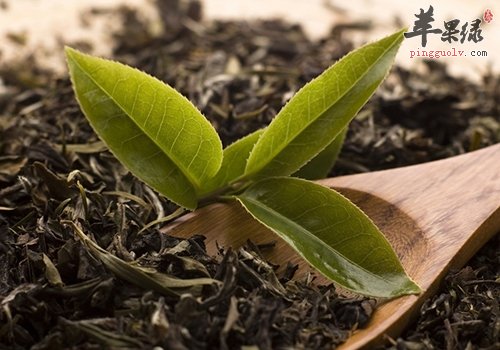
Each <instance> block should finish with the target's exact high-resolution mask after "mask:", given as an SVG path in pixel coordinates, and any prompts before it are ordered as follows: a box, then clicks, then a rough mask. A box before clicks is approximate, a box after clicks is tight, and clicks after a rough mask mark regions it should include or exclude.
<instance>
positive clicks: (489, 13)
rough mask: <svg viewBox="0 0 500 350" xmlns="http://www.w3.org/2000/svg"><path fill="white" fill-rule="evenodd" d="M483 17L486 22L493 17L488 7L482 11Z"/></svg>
mask: <svg viewBox="0 0 500 350" xmlns="http://www.w3.org/2000/svg"><path fill="white" fill-rule="evenodd" d="M483 19H484V21H485V22H486V23H490V22H491V20H492V19H493V13H491V11H490V9H487V10H486V11H484V15H483Z"/></svg>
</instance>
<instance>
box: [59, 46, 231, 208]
mask: <svg viewBox="0 0 500 350" xmlns="http://www.w3.org/2000/svg"><path fill="white" fill-rule="evenodd" d="M66 57H67V61H68V66H69V70H70V74H71V79H72V82H73V86H74V88H75V93H76V96H77V99H78V102H79V103H80V106H81V108H82V110H83V112H84V114H85V115H86V117H87V119H88V120H89V121H90V124H91V125H92V127H93V128H94V130H95V131H96V133H97V134H98V135H99V137H100V138H101V139H102V140H103V141H104V142H105V143H106V144H107V146H108V147H109V149H110V150H111V152H113V154H114V155H115V156H116V157H117V158H118V159H119V160H120V161H121V162H122V163H123V164H124V165H125V166H126V167H127V168H128V169H129V170H130V171H131V172H132V173H133V174H134V175H135V176H137V177H138V178H140V179H141V180H142V181H144V182H146V183H147V184H148V185H150V186H151V187H153V188H154V189H155V190H157V191H158V192H160V193H162V194H163V195H165V196H166V197H168V198H169V199H171V200H172V201H174V202H176V203H177V204H179V205H181V206H184V207H187V208H189V209H194V208H195V207H196V202H197V196H196V191H197V190H198V189H199V188H200V186H201V183H203V182H204V181H205V180H206V179H208V178H210V177H212V176H214V175H215V174H216V173H217V171H218V170H219V168H220V165H221V163H222V144H221V141H220V139H219V137H218V135H217V133H216V132H215V130H214V128H213V127H212V125H211V124H210V123H209V122H208V120H207V119H205V117H203V115H202V114H201V113H200V112H199V111H198V109H196V107H195V106H193V105H192V104H191V102H189V101H188V100H187V99H186V98H185V97H183V96H182V95H180V94H179V93H178V92H177V91H176V90H174V89H173V88H171V87H170V86H168V85H166V84H164V83H162V82H161V81H159V80H158V79H156V78H153V77H151V76H149V75H147V74H146V73H143V72H141V71H139V70H137V69H134V68H131V67H128V66H126V65H123V64H120V63H117V62H113V61H108V60H104V59H101V58H97V57H92V56H89V55H85V54H83V53H80V52H78V51H76V50H73V49H71V48H66Z"/></svg>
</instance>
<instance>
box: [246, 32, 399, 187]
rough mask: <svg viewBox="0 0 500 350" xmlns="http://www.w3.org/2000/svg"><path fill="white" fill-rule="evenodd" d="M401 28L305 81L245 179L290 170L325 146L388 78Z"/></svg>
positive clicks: (271, 127) (264, 138)
mask: <svg viewBox="0 0 500 350" xmlns="http://www.w3.org/2000/svg"><path fill="white" fill-rule="evenodd" d="M404 31H405V30H401V31H399V32H396V33H394V34H392V35H391V36H388V37H386V38H384V39H381V40H379V41H377V42H374V43H372V44H369V45H366V46H364V47H361V48H360V49H358V50H356V51H353V52H351V53H349V54H348V55H346V56H345V57H344V58H342V59H341V60H340V61H338V62H337V63H336V64H335V65H333V66H332V67H330V68H328V69H327V70H326V71H325V72H323V73H322V74H321V75H320V76H319V77H317V78H315V79H314V80H312V81H311V82H309V83H308V84H307V85H305V86H304V87H303V88H302V89H301V90H300V91H299V92H298V93H297V94H296V95H295V96H294V97H293V98H292V99H291V100H290V101H289V102H288V103H287V105H286V106H285V107H283V109H282V110H281V111H280V112H279V113H278V115H277V116H276V117H275V119H274V120H273V121H272V122H271V124H270V125H269V126H268V127H267V128H266V131H265V132H264V134H263V135H262V137H261V138H260V139H259V141H258V142H257V144H256V145H255V147H254V149H253V150H252V153H251V154H250V157H249V159H248V164H247V167H246V171H245V172H246V175H247V177H258V178H262V177H266V176H277V175H279V176H281V175H283V176H286V175H290V174H293V173H294V172H295V171H297V170H299V169H300V168H301V167H302V166H303V165H304V164H306V163H307V161H309V160H310V159H312V158H313V157H314V156H316V155H317V154H318V153H319V152H320V151H321V150H323V149H324V148H325V147H326V146H328V145H329V144H330V143H331V142H332V140H333V139H334V138H335V137H336V136H337V135H338V134H339V133H340V132H341V131H342V129H344V128H345V127H346V126H347V124H349V122H350V121H351V120H352V118H354V116H355V115H356V113H357V112H358V111H359V109H360V108H361V107H362V106H363V105H364V104H365V103H366V101H367V100H368V99H369V98H370V96H371V95H372V94H373V92H374V91H375V89H376V88H377V87H378V85H379V84H380V83H381V82H382V80H383V79H384V77H385V76H386V74H387V72H388V70H389V68H390V67H391V65H392V63H393V61H394V57H395V56H396V53H397V51H398V48H399V45H400V44H401V42H402V41H403V33H404Z"/></svg>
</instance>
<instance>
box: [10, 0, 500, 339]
mask: <svg viewBox="0 0 500 350" xmlns="http://www.w3.org/2000/svg"><path fill="white" fill-rule="evenodd" d="M157 5H158V6H157V7H158V11H159V14H160V18H161V19H162V25H163V32H162V34H161V35H158V34H152V32H151V31H150V25H149V23H145V22H143V21H141V20H140V17H139V16H138V14H137V13H136V12H135V11H133V10H131V9H128V8H125V7H123V8H120V9H118V10H113V11H118V13H119V14H120V16H121V18H122V20H123V23H124V26H123V29H122V30H121V31H119V32H117V33H114V37H113V38H114V53H113V56H114V57H113V58H115V59H117V60H120V61H123V62H126V63H127V64H130V65H133V66H137V67H140V68H141V69H143V70H145V71H147V72H149V73H151V74H153V75H155V76H157V77H159V78H160V79H162V80H164V81H165V82H167V83H169V84H171V85H172V86H174V87H175V88H176V89H178V90H180V91H181V92H182V93H183V94H185V95H186V96H187V97H188V98H189V99H191V100H192V101H193V102H194V103H195V104H196V105H197V106H198V107H199V108H200V109H201V110H202V111H203V113H204V114H205V115H206V116H207V117H208V118H209V119H210V120H211V121H212V123H213V124H214V125H215V127H216V128H217V130H218V132H219V134H220V135H221V137H222V139H223V141H224V143H225V144H229V143H231V142H232V141H234V140H235V139H237V138H239V137H241V136H243V135H245V134H247V133H249V132H251V131H253V130H256V129H258V128H261V127H262V126H264V125H266V124H267V123H269V121H270V120H271V119H272V118H273V116H274V115H275V114H276V111H277V110H279V109H280V107H281V106H282V105H283V104H284V103H285V102H286V101H287V100H288V99H289V98H290V97H291V96H292V95H293V94H294V93H295V92H296V91H297V90H298V89H299V88H300V87H301V86H302V85H303V84H304V83H305V82H307V81H308V80H310V79H311V78H313V77H314V76H316V75H318V74H319V73H320V72H321V71H322V70H323V69H324V68H326V67H327V66H328V65H330V64H331V63H332V62H334V61H335V60H337V59H338V58H340V57H342V56H343V55H344V54H346V53H347V52H348V51H350V50H351V49H353V45H352V43H351V42H350V41H349V33H350V32H351V31H353V30H366V29H367V28H366V26H364V25H353V26H337V27H334V28H333V29H332V32H331V34H330V35H329V36H328V37H327V38H324V39H322V40H319V41H311V40H309V39H308V38H307V37H306V36H305V35H304V33H303V32H302V30H301V28H300V27H299V26H297V25H291V24H287V23H283V22H280V21H262V22H250V23H242V22H208V23H207V22H202V21H200V19H201V17H202V16H201V11H202V9H201V7H200V4H199V3H198V2H196V1H190V2H187V3H185V2H182V3H181V2H179V1H171V0H170V1H169V0H157ZM172 9H175V11H173V10H172ZM108 12H109V10H107V11H97V10H96V11H94V12H92V14H93V16H101V15H103V13H104V14H106V13H108ZM86 15H87V16H88V14H86ZM87 20H88V19H87ZM82 45H83V44H82ZM84 45H85V46H86V49H87V48H88V47H91V43H84ZM27 60H28V61H26V62H19V63H17V64H16V63H12V64H10V65H9V66H4V67H1V68H0V77H1V82H0V266H2V267H4V268H2V269H1V270H0V304H1V305H0V306H1V307H0V348H6V349H24V348H28V347H30V348H32V349H59V348H78V349H94V348H95V349H99V348H102V347H109V348H153V347H159V348H164V349H214V348H221V349H239V348H245V349H286V348H298V349H330V348H332V347H334V346H335V345H336V344H339V343H341V342H342V341H344V340H345V339H346V337H348V336H349V334H350V332H352V330H353V329H356V328H358V327H363V326H364V325H365V324H366V323H367V321H368V320H369V318H370V315H371V313H372V311H373V307H374V301H373V300H370V299H366V298H348V297H345V296H339V295H338V294H337V292H336V290H335V288H334V287H333V286H332V285H327V286H317V285H314V283H312V282H313V277H312V276H313V275H310V276H307V277H306V278H305V279H300V280H294V279H293V278H292V277H293V274H294V267H293V266H287V268H286V269H285V272H284V273H283V274H279V275H277V274H276V273H275V271H276V266H274V265H272V262H267V261H265V260H264V259H263V258H262V255H261V254H260V250H261V248H263V247H258V246H255V245H253V244H252V243H251V242H249V243H248V244H247V245H246V246H245V247H243V248H240V249H238V250H236V251H235V250H232V249H231V248H230V247H221V249H220V251H219V254H218V255H217V256H209V255H207V253H206V251H205V247H204V243H203V242H204V238H203V232H193V237H192V238H191V239H188V240H181V239H177V238H175V237H170V236H168V235H165V234H162V233H161V232H160V231H159V229H160V227H161V225H153V226H151V227H150V228H148V229H146V230H144V231H141V230H142V229H143V227H144V226H145V225H147V224H148V223H150V222H152V221H154V220H157V219H159V218H163V217H165V216H168V215H169V214H171V213H172V212H174V211H175V209H176V208H175V207H174V206H173V205H172V204H171V203H168V202H167V201H166V200H164V199H163V198H161V197H159V196H158V195H157V194H156V193H155V192H154V191H152V190H150V189H149V188H148V187H147V186H145V185H144V184H142V183H141V182H139V181H138V180H136V179H135V178H134V177H133V176H131V175H130V174H129V173H127V172H126V171H125V170H124V169H123V168H122V167H121V165H120V164H119V163H118V162H117V161H116V160H115V159H114V158H113V157H112V155H111V154H110V153H109V152H108V151H106V148H105V147H104V146H103V144H102V143H101V142H100V141H99V140H98V139H97V138H96V136H95V134H94V133H93V131H92V130H91V128H90V126H89V125H88V123H87V122H86V120H85V119H84V117H83V116H82V114H81V112H80V109H79V107H78V105H77V103H76V101H75V98H74V95H73V92H72V89H71V86H70V83H69V81H68V79H67V77H62V78H57V77H55V76H54V74H52V73H51V72H47V71H44V70H43V69H41V68H40V67H39V66H38V65H37V64H36V60H35V58H34V57H32V58H28V59H27ZM425 69H426V71H425V72H423V73H417V72H410V71H407V70H404V69H402V68H397V67H396V68H395V69H393V72H392V73H391V75H390V76H389V77H388V79H387V81H386V82H385V83H384V85H383V86H382V88H381V89H379V91H378V92H377V94H376V95H375V96H374V98H372V100H371V102H370V103H369V104H368V105H367V106H366V107H365V108H364V109H363V111H362V112H361V113H360V115H359V116H358V117H357V118H356V120H355V121H354V122H353V123H352V125H351V129H350V131H349V134H348V137H347V140H346V144H345V146H344V148H343V150H342V153H341V156H340V160H339V162H338V164H337V166H336V168H335V169H334V170H333V172H332V175H338V174H347V173H355V172H363V171H371V170H377V169H385V168H391V167H397V166H404V165H409V164H416V163H420V162H426V161H430V160H434V159H438V158H444V157H449V156H452V155H455V154H460V153H463V152H466V151H470V150H473V149H477V148H480V147H484V146H487V145H490V144H494V143H497V142H500V122H499V120H500V110H499V108H500V107H499V106H498V105H497V104H496V103H495V101H497V100H498V99H499V98H500V77H498V76H493V75H489V76H487V77H485V78H484V82H483V84H481V85H477V84H473V83H471V82H468V81H466V80H464V79H457V78H453V77H450V76H449V75H448V74H447V73H446V69H445V67H443V66H440V65H436V64H435V63H427V64H426V66H425ZM72 223H73V224H72ZM79 230H81V231H82V232H81V234H84V235H86V237H88V238H91V239H92V240H93V241H95V242H96V243H97V244H98V247H101V248H102V249H99V248H98V247H93V246H92V245H89V244H83V243H82V239H81V238H82V237H80V238H78V237H77V235H76V234H75V232H77V231H79ZM497 247H498V237H497V238H495V239H494V240H493V241H492V242H491V244H488V245H487V247H485V248H484V249H483V250H482V251H481V252H479V253H478V254H477V255H476V256H475V258H474V259H473V260H472V261H471V262H470V264H469V266H468V267H466V268H464V269H462V270H460V271H456V272H453V273H451V274H450V275H449V276H448V277H447V278H446V281H445V283H444V285H443V287H442V288H441V290H440V291H439V293H438V294H437V295H436V296H435V297H434V298H432V299H430V300H429V301H428V302H427V303H426V304H425V305H424V306H423V308H422V311H421V315H420V318H419V320H418V322H417V323H416V324H415V325H414V327H413V328H412V329H409V330H407V332H406V333H405V334H404V335H403V337H402V338H401V339H397V340H392V342H393V345H392V347H393V348H394V349H444V348H446V349H475V348H481V349H494V348H498V346H499V341H498V337H499V334H500V327H499V325H500V312H499V306H498V300H499V296H500V295H499V294H500V288H499V284H500V283H499V276H498V271H499V270H500V266H499V265H500V255H499V250H498V249H497ZM145 276H146V277H145ZM169 277H178V278H183V279H199V280H200V281H204V280H206V279H207V278H212V279H215V280H217V281H220V282H217V283H212V284H204V283H201V282H200V283H198V284H194V285H192V286H190V287H186V288H185V290H184V292H183V293H175V292H174V293H172V291H171V290H170V289H169V288H163V287H158V285H161V283H162V282H163V281H165V280H167V279H168V278H169ZM144 281H146V282H147V283H144ZM169 281H170V280H169Z"/></svg>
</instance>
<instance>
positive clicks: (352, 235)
mask: <svg viewBox="0 0 500 350" xmlns="http://www.w3.org/2000/svg"><path fill="white" fill-rule="evenodd" d="M236 198H237V199H238V200H239V201H240V202H241V203H242V204H243V206H244V207H245V208H246V209H247V210H248V211H249V212H250V213H251V214H252V215H253V216H254V217H255V218H256V219H257V220H258V221H260V222H261V223H263V224H264V225H266V226H267V227H269V228H270V229H271V230H273V231H274V232H275V233H277V234H278V235H279V236H280V237H281V238H283V239H284V240H285V241H286V242H287V243H288V244H290V245H291V246H292V247H293V248H294V249H295V250H296V251H297V252H298V253H299V254H300V255H301V256H302V257H303V258H304V259H305V260H306V261H308V262H309V263H310V264H311V265H312V266H314V267H315V268H316V269H317V270H318V271H320V272H321V273H322V274H323V275H325V276H326V277H328V278H330V279H331V280H333V281H335V282H337V283H339V284H340V285H342V286H344V287H346V288H348V289H351V290H353V291H355V292H358V293H362V294H366V295H371V296H376V297H395V296H399V295H403V294H412V293H418V292H419V291H420V289H419V287H418V286H417V285H416V284H415V283H414V282H413V281H411V280H410V279H409V277H408V276H407V275H406V273H405V271H404V269H403V267H402V266H401V264H400V262H399V260H398V257H397V256H396V254H395V253H394V251H393V250H392V248H391V246H390V244H389V243H388V242H387V240H386V239H385V237H384V236H383V234H382V233H381V232H380V231H379V230H378V228H377V227H376V226H375V224H373V222H372V221H371V220H370V219H369V218H368V217H367V216H366V215H365V214H364V213H363V212H362V211H361V210H360V209H359V208H358V207H356V206H355V205H354V204H353V203H352V202H350V201H349V200H348V199H347V198H345V197H344V196H342V195H341V194H339V193H338V192H336V191H334V190H331V189H329V188H326V187H323V186H321V185H318V184H315V183H313V182H310V181H307V180H301V179H296V178H290V177H277V178H269V179H265V180H261V181H259V182H257V183H255V184H253V185H252V186H251V187H249V188H248V189H247V190H245V192H243V193H242V194H240V195H238V196H237V197H236Z"/></svg>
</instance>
